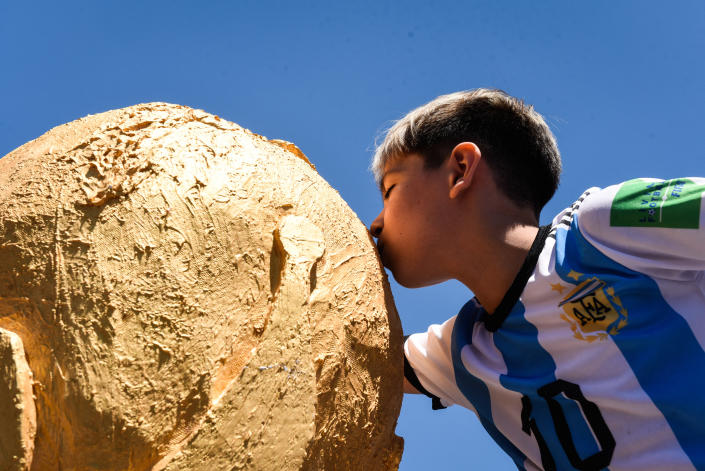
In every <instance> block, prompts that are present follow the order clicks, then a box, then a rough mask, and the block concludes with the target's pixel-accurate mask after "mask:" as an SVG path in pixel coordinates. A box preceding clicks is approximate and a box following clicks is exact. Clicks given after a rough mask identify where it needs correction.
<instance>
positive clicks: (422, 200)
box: [370, 154, 452, 288]
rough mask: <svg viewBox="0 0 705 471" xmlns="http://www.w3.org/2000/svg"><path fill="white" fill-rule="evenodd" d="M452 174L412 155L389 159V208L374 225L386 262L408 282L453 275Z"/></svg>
mask: <svg viewBox="0 0 705 471" xmlns="http://www.w3.org/2000/svg"><path fill="white" fill-rule="evenodd" d="M446 174H447V172H446V171H445V168H444V166H441V167H440V168H438V169H427V168H425V165H424V161H423V160H422V158H421V157H420V156H418V155H416V154H411V155H408V156H404V157H401V158H398V159H393V160H391V161H389V162H387V165H385V167H384V174H383V178H382V196H383V201H384V208H383V209H382V211H381V212H380V213H379V216H377V218H376V219H375V220H374V222H373V223H372V225H371V226H370V231H371V232H372V235H373V236H374V237H376V238H377V247H378V249H379V253H380V256H381V257H382V263H383V264H384V266H385V267H387V268H389V269H390V270H391V271H392V273H393V274H394V278H395V279H396V280H397V282H399V284H401V285H402V286H406V287H407V288H416V287H420V286H427V285H431V284H434V283H439V282H441V281H445V280H447V279H448V278H449V275H448V273H446V271H445V267H444V263H443V261H444V260H445V259H447V258H448V256H449V254H450V252H451V251H452V248H451V247H447V246H446V244H444V237H443V236H444V233H445V231H446V230H447V228H450V227H451V226H449V223H451V222H452V221H450V218H449V215H448V211H447V207H448V202H449V196H448V195H449V193H448V181H447V178H446Z"/></svg>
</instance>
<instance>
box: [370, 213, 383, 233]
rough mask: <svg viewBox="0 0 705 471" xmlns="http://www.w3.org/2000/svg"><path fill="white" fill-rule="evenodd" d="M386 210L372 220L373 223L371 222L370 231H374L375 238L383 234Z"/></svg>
mask: <svg viewBox="0 0 705 471" xmlns="http://www.w3.org/2000/svg"><path fill="white" fill-rule="evenodd" d="M383 214H384V210H382V211H381V212H380V213H379V215H378V216H377V218H375V220H374V221H372V224H370V233H372V237H374V238H379V236H380V235H382V228H383V227H384V216H383Z"/></svg>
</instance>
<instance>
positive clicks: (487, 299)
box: [451, 179, 539, 314]
mask: <svg viewBox="0 0 705 471" xmlns="http://www.w3.org/2000/svg"><path fill="white" fill-rule="evenodd" d="M485 182H488V183H489V184H485V185H483V186H480V187H479V188H478V189H477V190H475V191H476V192H477V193H476V194H475V195H474V197H471V198H468V199H467V200H466V201H467V204H468V205H469V206H465V207H464V208H460V210H461V211H463V212H464V214H465V215H467V216H468V217H460V216H458V217H457V219H456V220H457V221H458V222H457V225H456V231H455V232H454V236H451V237H452V238H454V239H455V240H452V242H451V243H453V244H455V245H454V246H456V247H459V248H462V250H459V251H457V257H456V259H455V266H454V267H453V271H454V272H455V274H456V276H455V278H457V279H458V280H459V281H460V282H461V283H463V284H464V285H465V286H467V287H468V288H469V289H470V290H471V291H472V292H473V293H474V294H475V296H476V297H477V299H478V300H479V301H480V303H481V304H482V306H483V307H484V308H485V310H486V311H487V312H488V313H490V314H491V313H493V312H494V311H495V309H496V308H497V306H499V303H500V302H501V301H502V298H504V295H505V294H506V293H507V291H508V290H509V287H510V286H511V285H512V282H513V281H514V279H515V278H516V276H517V274H518V273H519V270H520V269H521V266H522V265H523V263H524V260H525V259H526V257H527V255H528V253H529V250H530V249H531V245H532V244H533V242H534V239H535V238H536V235H537V233H538V230H539V227H538V219H537V217H536V216H535V215H534V213H533V211H532V210H531V209H528V208H526V207H518V206H516V204H514V203H513V202H512V201H511V200H509V198H507V197H506V196H505V195H504V193H503V192H501V191H500V190H499V189H498V188H497V187H496V186H495V185H494V184H493V183H492V181H491V180H490V179H485ZM479 195H482V196H484V198H480V197H478V196H479Z"/></svg>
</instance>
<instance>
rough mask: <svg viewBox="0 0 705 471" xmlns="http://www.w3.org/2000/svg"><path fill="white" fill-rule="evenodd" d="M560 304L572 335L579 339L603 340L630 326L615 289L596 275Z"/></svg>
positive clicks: (563, 317) (582, 283)
mask: <svg viewBox="0 0 705 471" xmlns="http://www.w3.org/2000/svg"><path fill="white" fill-rule="evenodd" d="M571 273H574V272H571ZM576 275H582V274H578V273H576ZM569 276H570V275H569ZM574 278H578V276H575V277H574ZM576 281H577V280H576ZM558 306H559V307H562V308H563V313H561V318H562V319H564V320H566V321H568V322H569V323H570V325H571V329H572V330H573V335H574V336H575V337H576V338H578V339H580V340H586V341H588V342H593V341H595V340H598V339H599V340H604V339H606V338H607V336H608V335H617V334H618V333H619V331H620V330H621V329H622V327H624V326H625V325H627V318H628V313H627V310H626V309H625V308H624V306H622V301H621V300H620V299H619V296H617V295H616V294H615V292H614V288H613V287H611V286H610V287H608V286H607V283H605V282H604V281H602V280H600V279H599V278H596V277H591V278H588V279H586V280H584V281H582V282H580V284H578V285H577V286H576V287H575V289H574V290H573V291H571V292H570V293H568V295H567V296H566V297H565V298H564V299H563V300H562V301H561V302H560V303H559V304H558Z"/></svg>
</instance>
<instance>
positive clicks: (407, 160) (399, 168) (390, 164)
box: [380, 154, 423, 183]
mask: <svg viewBox="0 0 705 471" xmlns="http://www.w3.org/2000/svg"><path fill="white" fill-rule="evenodd" d="M416 161H421V163H423V162H422V159H421V157H420V156H419V155H417V154H405V155H400V156H398V157H393V158H391V159H389V160H388V161H387V162H386V163H385V164H384V168H383V169H382V178H381V179H380V183H383V182H384V179H385V177H387V176H388V175H391V174H393V173H400V172H403V171H405V170H408V169H409V166H413V165H414V164H415V163H417V162H416Z"/></svg>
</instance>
